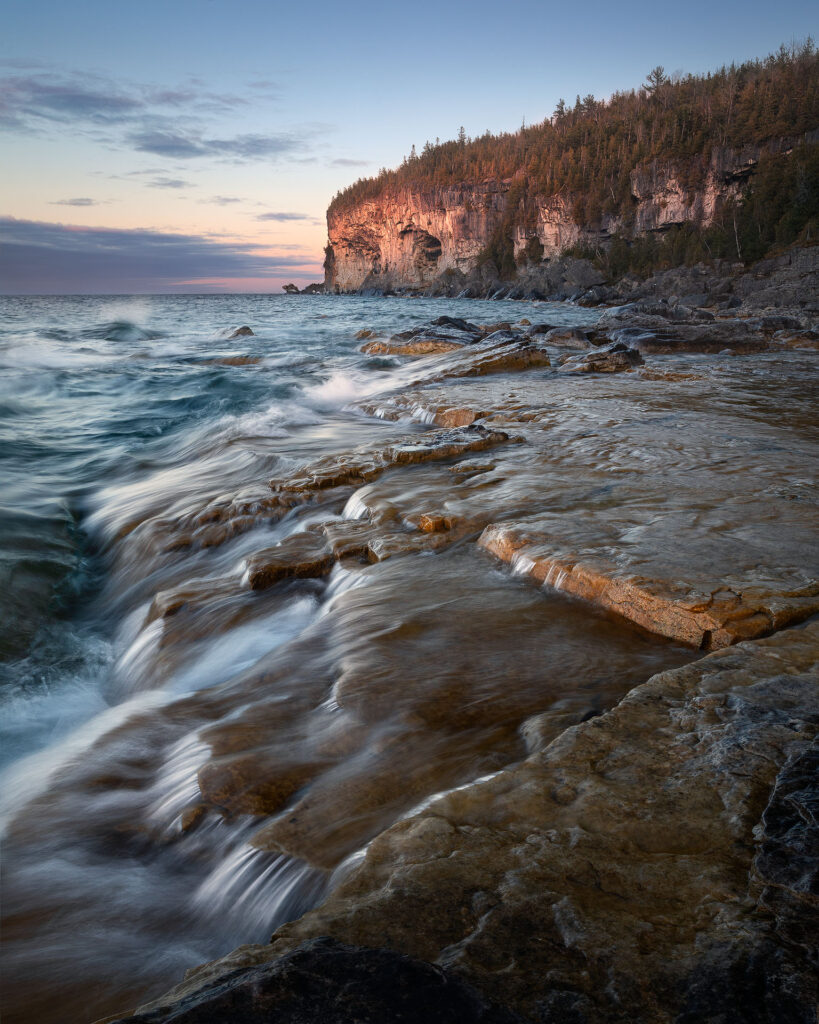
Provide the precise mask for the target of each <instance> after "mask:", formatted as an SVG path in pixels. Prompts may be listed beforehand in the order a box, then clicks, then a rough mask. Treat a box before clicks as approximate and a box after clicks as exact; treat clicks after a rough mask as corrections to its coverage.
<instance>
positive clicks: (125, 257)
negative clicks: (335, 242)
mask: <svg viewBox="0 0 819 1024" xmlns="http://www.w3.org/2000/svg"><path fill="white" fill-rule="evenodd" d="M0 235H2V237H3V246H2V248H0V281H2V282H3V285H2V287H3V291H4V292H5V293H6V294H32V293H43V292H49V293H52V294H54V293H56V294H68V293H92V294H100V293H102V294H105V293H112V292H113V293H133V292H146V291H147V292H152V291H155V292H168V291H191V290H196V285H197V283H198V282H201V283H208V282H212V281H214V280H217V281H226V282H227V283H228V285H229V282H230V281H231V280H236V281H240V280H242V279H249V278H254V279H259V280H270V281H271V282H273V281H275V280H276V279H277V278H281V277H282V276H284V275H288V276H294V277H298V276H302V277H304V276H311V277H313V276H315V275H317V274H319V275H320V273H321V271H320V258H319V257H318V255H316V254H314V253H312V252H310V251H308V250H305V249H300V250H296V249H294V248H292V247H291V248H289V249H288V250H287V251H279V252H276V253H274V254H273V255H270V254H268V253H267V252H266V251H264V249H265V247H263V246H261V245H260V244H258V243H254V242H241V241H234V240H230V239H214V238H210V237H207V236H204V235H176V234H170V233H166V232H161V231H151V230H147V229H125V228H93V227H75V226H67V225H63V224H56V223H49V222H43V221H27V220H17V219H15V218H13V217H0Z"/></svg>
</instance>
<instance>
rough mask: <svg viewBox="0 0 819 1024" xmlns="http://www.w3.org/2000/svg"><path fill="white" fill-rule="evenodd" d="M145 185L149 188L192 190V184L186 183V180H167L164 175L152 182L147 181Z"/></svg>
mask: <svg viewBox="0 0 819 1024" xmlns="http://www.w3.org/2000/svg"><path fill="white" fill-rule="evenodd" d="M145 185H146V186H147V187H148V188H191V186H192V182H190V181H185V179H184V178H166V177H165V176H164V175H160V176H159V177H157V178H153V179H152V180H151V181H146V182H145Z"/></svg>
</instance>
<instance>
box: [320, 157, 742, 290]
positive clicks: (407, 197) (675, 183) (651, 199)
mask: <svg viewBox="0 0 819 1024" xmlns="http://www.w3.org/2000/svg"><path fill="white" fill-rule="evenodd" d="M759 157H760V149H759V148H758V147H748V148H746V149H743V150H730V149H720V148H715V149H714V150H713V152H712V156H711V161H710V164H709V166H708V169H707V172H706V174H705V176H704V178H703V179H702V180H701V182H700V183H699V184H698V185H694V186H692V185H690V184H688V183H687V181H686V174H685V169H684V168H680V167H675V166H673V165H671V164H661V163H658V162H654V163H652V164H650V165H649V166H648V167H640V168H635V169H634V170H632V171H631V174H630V185H631V201H632V211H631V216H630V217H629V223H628V224H627V223H626V222H625V219H624V218H623V217H622V216H613V215H604V216H603V217H602V218H601V219H600V220H599V222H598V223H597V224H596V225H595V226H594V227H592V226H587V225H583V224H580V223H578V222H577V219H576V216H575V198H576V197H575V196H572V195H570V194H567V193H565V192H564V193H559V194H557V195H551V196H546V195H539V194H534V195H533V194H532V193H531V192H530V190H529V189H528V188H527V187H526V186H527V183H526V181H525V179H524V178H523V177H518V178H507V179H504V180H486V181H481V182H474V183H470V182H461V183H459V184H456V185H448V186H445V187H417V188H416V187H413V186H405V187H400V188H398V189H393V190H386V191H385V192H383V193H382V194H381V195H379V196H377V197H375V198H370V199H365V200H363V201H361V202H359V203H357V204H356V205H354V206H352V207H347V208H342V209H337V208H333V209H331V210H330V211H329V212H328V217H327V230H328V247H327V261H326V264H325V270H326V279H325V287H326V288H327V290H328V291H336V292H349V291H355V290H357V289H360V288H366V287H407V286H409V287H412V286H423V285H426V284H429V283H430V282H431V281H433V280H434V279H435V278H436V277H439V276H440V275H442V274H446V273H447V272H450V273H451V272H453V271H462V272H464V273H468V272H469V271H470V270H472V269H473V268H474V267H475V264H476V260H477V257H478V255H479V254H480V252H481V250H483V249H484V248H485V247H486V245H487V244H488V242H489V241H490V239H491V237H492V235H493V232H495V231H497V230H498V229H500V228H501V227H502V226H503V225H504V223H505V222H508V221H509V220H510V219H513V222H514V223H513V227H512V232H513V241H514V251H515V255H516V256H518V255H519V254H520V253H521V252H522V251H523V250H524V249H525V248H526V245H527V243H528V242H529V241H530V240H531V239H537V241H538V242H539V243H540V244H541V245H542V246H543V252H544V256H545V257H547V258H549V257H552V256H555V255H557V254H559V253H560V252H562V251H563V250H565V249H567V248H569V247H571V246H575V245H578V244H582V243H597V242H600V241H601V240H605V239H606V238H607V237H609V236H611V235H613V234H615V233H626V234H642V233H645V232H649V231H663V230H665V229H667V228H669V227H671V226H672V225H676V224H683V223H686V222H692V223H695V224H697V225H698V226H700V227H707V226H708V225H710V224H711V222H712V220H713V218H714V215H715V212H716V210H717V208H718V206H719V204H720V203H721V202H724V201H726V200H728V199H731V198H735V197H737V196H739V195H741V193H742V190H743V186H744V184H745V183H746V182H747V180H748V178H749V176H750V175H751V173H752V172H753V169H754V167H755V166H756V164H757V162H758V161H759ZM521 193H522V198H521ZM512 206H514V207H515V209H514V210H513V209H512Z"/></svg>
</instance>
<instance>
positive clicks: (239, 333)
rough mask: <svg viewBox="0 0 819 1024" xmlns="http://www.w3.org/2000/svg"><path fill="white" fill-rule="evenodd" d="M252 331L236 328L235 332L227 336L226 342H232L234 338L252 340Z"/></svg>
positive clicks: (246, 328) (245, 328)
mask: <svg viewBox="0 0 819 1024" xmlns="http://www.w3.org/2000/svg"><path fill="white" fill-rule="evenodd" d="M252 337H253V331H251V329H250V328H249V327H237V328H236V330H235V331H233V332H232V333H231V334H229V335H228V340H229V341H232V340H233V339H234V338H252Z"/></svg>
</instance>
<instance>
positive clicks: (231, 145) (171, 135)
mask: <svg viewBox="0 0 819 1024" xmlns="http://www.w3.org/2000/svg"><path fill="white" fill-rule="evenodd" d="M314 134H315V132H314V131H312V130H307V131H305V132H304V133H303V134H298V133H295V132H289V133H284V134H279V135H235V136H234V137H233V138H232V139H207V138H204V137H202V136H201V135H196V134H194V133H193V132H190V131H188V132H177V131H145V132H134V133H133V134H131V135H129V136H128V137H127V141H128V142H129V144H130V145H131V146H132V147H133V148H134V149H136V150H137V151H138V152H140V153H153V154H154V155H155V156H162V157H168V158H171V159H174V160H190V159H195V158H198V157H221V158H223V159H228V158H230V159H233V160H236V161H239V162H244V161H250V160H260V159H263V158H269V159H276V158H278V157H282V156H286V155H288V154H291V153H299V152H303V151H304V150H306V149H307V147H308V145H309V140H310V139H311V138H312V137H313V135H314Z"/></svg>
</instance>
